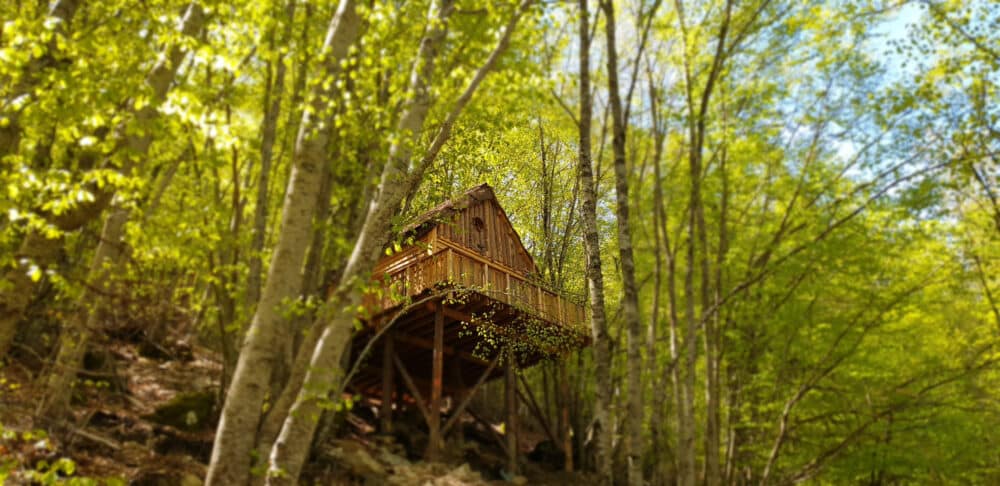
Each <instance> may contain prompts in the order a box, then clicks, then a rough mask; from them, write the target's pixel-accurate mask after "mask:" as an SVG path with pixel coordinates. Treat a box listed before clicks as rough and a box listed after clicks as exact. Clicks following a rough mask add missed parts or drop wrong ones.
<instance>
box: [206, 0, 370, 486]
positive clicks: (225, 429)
mask: <svg viewBox="0 0 1000 486" xmlns="http://www.w3.org/2000/svg"><path fill="white" fill-rule="evenodd" d="M360 24H361V20H360V18H359V17H358V15H357V12H356V10H355V2H354V0H341V2H340V5H339V6H338V8H337V12H336V13H335V15H334V17H333V19H332V20H331V22H330V26H329V29H328V31H327V35H326V39H325V41H324V44H323V53H322V56H323V58H324V59H323V64H322V65H323V67H324V69H323V71H322V78H321V79H318V80H316V81H315V82H314V85H313V89H312V92H311V99H310V100H309V102H310V103H311V105H312V108H313V109H312V110H307V111H306V112H305V113H304V114H303V119H302V123H301V124H300V126H299V134H298V139H297V142H296V147H295V153H294V160H293V165H292V174H291V177H290V179H289V182H288V190H287V192H286V195H285V200H284V207H283V209H282V217H281V230H280V232H279V234H278V242H277V244H276V245H275V249H274V254H273V255H272V257H271V264H270V267H269V269H268V274H267V281H266V283H265V284H264V289H263V292H262V293H261V296H260V301H259V302H258V304H257V309H256V311H255V313H254V317H253V319H252V321H251V323H250V327H249V329H248V331H247V335H246V338H245V342H244V344H243V348H242V350H241V352H240V356H239V360H238V362H237V364H236V371H235V373H234V374H233V382H232V384H230V386H229V390H228V391H227V393H226V400H225V404H224V406H223V409H222V414H221V417H220V420H219V426H218V428H217V430H216V434H215V443H214V446H213V448H212V458H211V462H210V463H209V469H208V477H207V480H206V484H208V485H242V484H247V482H248V481H249V477H250V465H251V460H252V458H251V451H252V450H253V447H254V445H255V443H256V440H255V437H256V434H257V428H258V426H259V424H260V419H261V408H262V406H263V403H264V399H265V397H266V395H267V392H268V390H269V389H270V381H271V372H272V370H273V367H274V360H275V359H276V352H277V351H278V350H280V349H283V346H282V345H281V343H283V342H284V341H287V340H289V339H292V337H293V336H292V335H291V333H290V332H289V330H288V329H287V326H282V323H283V322H284V319H283V318H282V306H283V305H285V304H286V303H287V302H288V301H289V300H291V299H293V298H294V297H295V295H296V294H297V293H298V292H299V290H300V289H301V285H302V277H301V271H302V262H303V260H304V258H305V254H306V249H307V248H308V246H309V241H310V239H311V238H310V237H311V228H312V221H313V214H314V213H315V210H316V194H317V193H318V192H319V190H320V180H321V174H322V164H324V163H326V160H325V153H326V147H325V146H326V143H327V131H326V130H325V129H323V128H322V127H321V125H322V123H321V122H322V121H324V119H325V118H326V117H327V114H329V113H330V112H331V108H330V106H329V105H330V101H331V99H332V91H331V90H332V86H333V85H334V84H335V83H333V82H332V80H333V78H334V77H335V76H337V74H338V73H339V71H340V61H341V60H343V59H344V58H345V57H346V56H347V52H348V49H349V48H350V46H351V45H353V44H354V42H355V41H356V39H357V38H358V35H359V31H360Z"/></svg>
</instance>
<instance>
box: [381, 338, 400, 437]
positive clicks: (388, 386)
mask: <svg viewBox="0 0 1000 486" xmlns="http://www.w3.org/2000/svg"><path fill="white" fill-rule="evenodd" d="M382 339H383V340H384V341H385V343H384V344H383V345H382V407H381V410H380V411H379V419H380V420H381V422H382V433H383V434H391V433H392V396H393V395H394V394H395V393H396V375H395V373H394V371H395V369H394V368H393V362H392V357H393V355H394V354H395V352H396V343H395V339H393V336H392V333H391V332H389V333H386V335H385V337H383V338H382Z"/></svg>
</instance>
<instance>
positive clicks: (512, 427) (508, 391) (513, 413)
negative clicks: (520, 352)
mask: <svg viewBox="0 0 1000 486" xmlns="http://www.w3.org/2000/svg"><path fill="white" fill-rule="evenodd" d="M504 358H505V359H504V385H505V387H504V388H505V389H504V395H505V396H504V403H505V404H506V409H507V410H506V411H507V423H506V424H505V427H504V433H505V435H506V436H507V470H508V471H510V472H511V473H512V474H517V472H518V468H517V376H516V375H515V373H516V370H515V369H514V353H513V352H512V351H510V350H508V351H507V356H505V357H504Z"/></svg>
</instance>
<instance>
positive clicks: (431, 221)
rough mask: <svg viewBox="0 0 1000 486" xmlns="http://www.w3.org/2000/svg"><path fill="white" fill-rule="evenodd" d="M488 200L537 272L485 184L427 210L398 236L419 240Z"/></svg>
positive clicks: (518, 236) (487, 185) (494, 195)
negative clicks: (505, 222) (500, 214)
mask: <svg viewBox="0 0 1000 486" xmlns="http://www.w3.org/2000/svg"><path fill="white" fill-rule="evenodd" d="M490 200H492V201H493V202H495V203H496V205H497V207H498V208H500V212H501V213H503V217H504V219H506V220H507V224H508V225H510V228H511V232H513V233H514V237H515V238H517V243H518V244H519V245H521V249H522V250H523V251H524V253H525V255H527V256H528V259H529V260H531V264H532V266H533V267H535V269H536V270H537V268H538V265H537V264H536V263H535V259H534V258H532V256H531V252H529V251H528V248H527V247H525V246H524V241H523V240H521V235H520V234H518V233H517V230H516V229H514V225H513V224H511V222H510V216H507V211H506V210H504V208H503V205H502V204H500V201H499V200H498V199H497V195H496V193H495V192H493V188H492V187H490V185H489V184H487V183H485V182H484V183H482V184H480V185H478V186H475V187H473V188H471V189H469V190H467V191H465V192H463V193H462V194H459V195H458V196H455V197H453V198H451V199H448V200H446V201H444V202H442V203H441V204H438V205H437V206H434V207H433V208H431V209H428V210H427V211H425V212H424V213H423V214H421V215H420V216H417V217H416V218H414V219H413V221H411V222H410V223H409V224H407V225H406V226H405V227H403V230H402V231H401V232H400V234H402V235H406V236H413V237H414V238H420V237H421V236H423V235H425V234H427V232H428V231H430V230H431V228H434V227H435V226H437V225H439V224H441V223H444V222H446V221H449V220H450V219H451V217H452V216H454V215H455V214H456V213H459V212H462V211H464V210H465V209H467V208H469V207H471V206H474V205H476V204H478V203H481V202H484V201H490Z"/></svg>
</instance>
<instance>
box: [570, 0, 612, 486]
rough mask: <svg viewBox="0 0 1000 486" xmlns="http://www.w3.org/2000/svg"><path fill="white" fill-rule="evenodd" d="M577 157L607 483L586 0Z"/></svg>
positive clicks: (603, 323) (600, 453)
mask: <svg viewBox="0 0 1000 486" xmlns="http://www.w3.org/2000/svg"><path fill="white" fill-rule="evenodd" d="M579 15H580V47H579V48H580V120H579V122H580V143H579V150H580V156H579V160H578V167H577V168H578V171H579V174H580V186H581V193H582V195H583V197H582V204H581V209H580V210H581V214H580V217H581V220H582V221H583V233H584V239H583V242H584V250H585V252H586V255H587V259H586V262H587V284H588V289H589V294H590V312H591V317H590V326H591V334H592V336H593V339H594V388H595V390H594V436H595V441H596V445H597V447H596V455H597V474H598V477H599V479H598V482H600V483H601V484H611V453H612V451H611V343H610V337H609V336H608V323H607V319H606V318H605V315H604V275H603V273H602V270H601V245H600V239H599V233H598V231H597V194H596V192H595V183H594V168H593V165H592V164H591V153H590V131H591V118H592V117H593V100H592V99H591V93H590V26H589V24H590V22H589V20H590V19H589V17H590V13H589V12H588V11H587V0H580V12H579Z"/></svg>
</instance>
